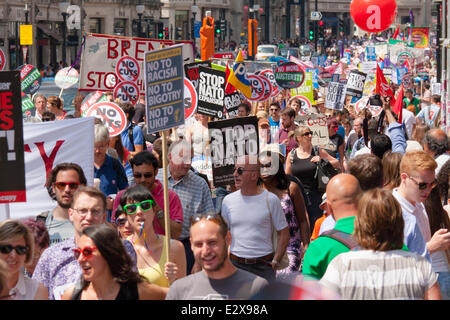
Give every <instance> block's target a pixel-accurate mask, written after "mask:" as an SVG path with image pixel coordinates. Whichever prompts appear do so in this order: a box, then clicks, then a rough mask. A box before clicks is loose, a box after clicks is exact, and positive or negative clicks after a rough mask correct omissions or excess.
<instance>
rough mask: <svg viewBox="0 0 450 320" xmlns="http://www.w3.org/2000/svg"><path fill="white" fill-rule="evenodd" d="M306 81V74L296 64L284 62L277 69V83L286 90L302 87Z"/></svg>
mask: <svg viewBox="0 0 450 320" xmlns="http://www.w3.org/2000/svg"><path fill="white" fill-rule="evenodd" d="M304 80H305V72H304V71H303V69H302V67H301V66H300V65H298V64H296V63H295V62H291V61H289V62H284V63H282V64H280V65H279V66H278V67H277V68H276V69H275V81H276V82H277V84H278V85H279V86H280V87H282V88H284V89H293V88H297V87H300V86H301V85H302V83H303V81H304Z"/></svg>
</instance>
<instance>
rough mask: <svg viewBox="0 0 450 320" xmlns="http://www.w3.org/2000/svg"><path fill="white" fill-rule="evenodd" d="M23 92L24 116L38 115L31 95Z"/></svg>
mask: <svg viewBox="0 0 450 320" xmlns="http://www.w3.org/2000/svg"><path fill="white" fill-rule="evenodd" d="M21 94H22V116H23V117H24V118H27V117H34V116H35V115H36V107H35V106H34V103H33V100H31V98H30V96H29V95H28V94H25V93H23V92H22V93H21Z"/></svg>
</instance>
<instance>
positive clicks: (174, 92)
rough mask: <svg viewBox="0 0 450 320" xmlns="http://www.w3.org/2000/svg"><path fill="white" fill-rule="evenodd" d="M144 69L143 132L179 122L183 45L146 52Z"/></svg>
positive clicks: (182, 112)
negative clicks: (144, 102)
mask: <svg viewBox="0 0 450 320" xmlns="http://www.w3.org/2000/svg"><path fill="white" fill-rule="evenodd" d="M144 71H145V73H144V76H145V95H146V99H145V100H146V104H147V105H146V108H145V114H146V116H147V117H146V124H147V133H149V134H150V133H154V132H158V131H163V130H168V129H171V128H175V127H178V126H180V125H183V124H184V75H183V45H181V44H180V45H173V46H170V47H167V48H164V49H161V50H153V51H147V52H146V53H145V57H144Z"/></svg>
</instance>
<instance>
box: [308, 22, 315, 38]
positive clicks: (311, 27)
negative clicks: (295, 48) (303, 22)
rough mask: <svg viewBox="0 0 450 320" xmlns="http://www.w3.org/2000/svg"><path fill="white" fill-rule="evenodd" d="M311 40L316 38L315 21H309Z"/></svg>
mask: <svg viewBox="0 0 450 320" xmlns="http://www.w3.org/2000/svg"><path fill="white" fill-rule="evenodd" d="M309 40H314V22H313V21H310V22H309Z"/></svg>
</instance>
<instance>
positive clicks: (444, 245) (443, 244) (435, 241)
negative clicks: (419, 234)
mask: <svg viewBox="0 0 450 320" xmlns="http://www.w3.org/2000/svg"><path fill="white" fill-rule="evenodd" d="M449 248H450V232H449V231H448V230H447V229H439V230H438V231H436V232H435V233H434V234H433V236H432V237H431V239H430V241H428V242H427V249H428V251H430V253H431V254H433V252H436V251H442V250H448V249H449Z"/></svg>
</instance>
